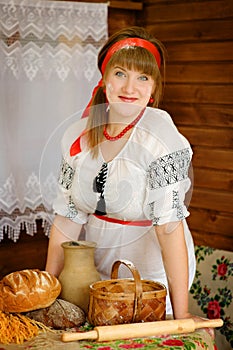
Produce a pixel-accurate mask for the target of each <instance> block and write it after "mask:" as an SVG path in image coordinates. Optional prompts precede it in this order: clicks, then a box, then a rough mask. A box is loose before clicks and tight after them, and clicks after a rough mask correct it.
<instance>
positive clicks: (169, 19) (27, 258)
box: [0, 0, 233, 278]
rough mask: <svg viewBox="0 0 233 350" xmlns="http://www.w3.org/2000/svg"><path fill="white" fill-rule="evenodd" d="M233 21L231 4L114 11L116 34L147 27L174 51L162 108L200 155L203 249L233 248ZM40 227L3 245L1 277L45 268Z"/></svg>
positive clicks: (197, 218) (121, 6)
mask: <svg viewBox="0 0 233 350" xmlns="http://www.w3.org/2000/svg"><path fill="white" fill-rule="evenodd" d="M87 2H105V1H98V0H87ZM142 3H143V7H142ZM138 8H139V9H138ZM140 8H142V9H140ZM232 24H233V1H232V0H209V1H208V0H206V1H204V0H203V1H202V0H190V1H186V0H160V1H159V0H144V1H120V0H119V1H118V0H115V1H110V6H109V18H108V25H109V34H110V35H111V34H112V33H113V32H115V31H116V30H118V29H121V28H123V27H127V26H129V25H142V26H144V27H146V28H147V29H148V30H150V31H151V32H152V33H153V34H155V36H157V38H158V39H160V40H161V41H162V42H163V43H164V44H165V46H166V48H167V53H168V60H167V74H166V86H165V94H164V100H163V104H162V108H164V109H166V110H167V111H168V112H169V113H170V114H171V115H172V117H173V119H174V121H175V123H176V125H177V126H178V128H179V129H180V131H181V132H182V133H183V134H184V135H185V136H186V137H187V138H188V139H189V141H190V143H191V145H192V147H193V150H194V157H193V168H194V190H193V196H192V200H191V205H190V207H189V209H190V213H191V215H190V217H189V219H188V222H189V226H190V228H191V231H192V234H193V237H194V241H195V243H196V244H204V245H209V246H211V247H215V248H220V249H226V250H233V244H232V242H233V241H232V236H233V232H232V231H233V195H232V189H233V140H232V136H233V128H232V126H233V112H232V96H233V50H232V45H233V31H232ZM38 227H39V229H38V233H37V234H36V235H35V236H34V237H31V236H28V235H26V233H25V232H23V233H22V235H21V236H20V240H19V241H18V242H17V243H13V242H12V241H10V240H8V239H4V240H3V242H1V243H0V278H1V277H2V276H3V275H5V274H7V273H9V272H11V271H14V270H16V269H23V268H34V267H37V268H40V269H43V267H44V263H45V259H46V250H47V244H48V238H47V237H45V235H44V234H43V230H42V228H41V225H40V223H39V226H38Z"/></svg>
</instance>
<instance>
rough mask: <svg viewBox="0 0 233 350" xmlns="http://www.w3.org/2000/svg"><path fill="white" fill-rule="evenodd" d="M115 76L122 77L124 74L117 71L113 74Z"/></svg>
mask: <svg viewBox="0 0 233 350" xmlns="http://www.w3.org/2000/svg"><path fill="white" fill-rule="evenodd" d="M115 75H116V76H118V77H123V76H124V75H125V74H124V73H123V72H121V71H117V72H116V73H115Z"/></svg>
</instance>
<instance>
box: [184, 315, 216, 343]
mask: <svg viewBox="0 0 233 350" xmlns="http://www.w3.org/2000/svg"><path fill="white" fill-rule="evenodd" d="M184 318H192V319H193V320H194V321H195V322H200V321H208V318H204V317H200V316H197V315H192V314H190V313H187V314H186V315H185V316H184ZM203 329H204V330H205V331H206V332H207V333H208V334H209V335H210V337H211V338H212V339H213V340H214V338H215V332H214V328H209V327H207V328H203Z"/></svg>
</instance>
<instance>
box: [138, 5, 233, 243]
mask: <svg viewBox="0 0 233 350" xmlns="http://www.w3.org/2000/svg"><path fill="white" fill-rule="evenodd" d="M138 19H139V21H138V22H140V23H141V24H142V25H144V26H145V27H146V28H147V29H148V30H150V31H151V32H152V33H153V34H154V35H156V36H157V37H158V38H159V39H160V40H161V41H162V42H163V43H164V44H165V46H166V49H167V53H168V60H167V75H166V87H165V95H164V102H163V105H162V107H163V108H164V109H166V110H167V111H169V112H170V113H171V115H172V117H173V119H174V121H175V123H176V125H177V126H178V128H179V130H180V131H181V132H182V133H183V134H184V135H185V136H186V137H187V138H188V139H189V141H190V143H191V145H192V147H193V150H194V157H193V169H194V190H193V195H192V200H191V204H190V208H189V209H190V213H191V215H190V217H189V219H188V222H189V225H190V228H191V230H192V234H193V236H194V239H195V242H196V243H198V244H205V245H210V246H212V247H217V248H224V249H233V241H232V237H233V195H232V190H233V128H232V126H233V111H232V107H233V106H232V105H233V100H232V96H233V50H232V45H233V30H232V28H233V2H232V1H230V0H219V1H216V0H209V1H194V0H193V1H192V0H190V1H171V0H170V1H159V0H145V1H144V10H143V16H140V15H139V16H138Z"/></svg>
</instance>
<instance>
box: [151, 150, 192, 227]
mask: <svg viewBox="0 0 233 350" xmlns="http://www.w3.org/2000/svg"><path fill="white" fill-rule="evenodd" d="M190 162H191V151H190V149H189V148H184V149H182V150H178V151H175V152H173V153H170V154H166V155H164V156H163V157H160V158H158V159H157V160H155V161H153V162H151V164H150V165H149V167H148V171H147V186H148V193H149V195H148V202H147V208H146V212H147V215H148V218H149V219H150V220H152V222H153V224H154V225H161V224H164V223H168V222H172V221H177V220H183V219H184V218H185V217H187V216H188V215H189V213H188V210H187V207H186V204H185V197H186V194H187V192H188V190H189V189H190V184H191V181H190V178H189V168H190Z"/></svg>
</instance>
